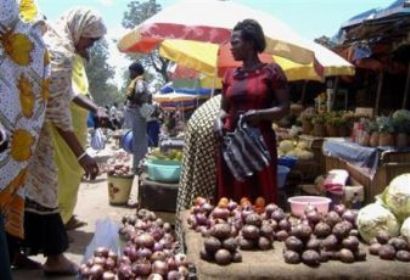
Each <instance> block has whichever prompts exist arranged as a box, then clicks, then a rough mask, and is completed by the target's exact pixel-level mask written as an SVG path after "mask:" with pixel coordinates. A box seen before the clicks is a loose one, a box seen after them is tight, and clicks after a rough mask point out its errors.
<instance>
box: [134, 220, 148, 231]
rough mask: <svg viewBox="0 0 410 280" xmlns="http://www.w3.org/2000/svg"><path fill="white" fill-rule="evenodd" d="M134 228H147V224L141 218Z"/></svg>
mask: <svg viewBox="0 0 410 280" xmlns="http://www.w3.org/2000/svg"><path fill="white" fill-rule="evenodd" d="M135 228H136V229H141V230H147V229H148V225H147V223H146V222H144V221H142V220H138V221H137V223H136V224H135Z"/></svg>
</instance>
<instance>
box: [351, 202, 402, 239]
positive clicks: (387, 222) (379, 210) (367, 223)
mask: <svg viewBox="0 0 410 280" xmlns="http://www.w3.org/2000/svg"><path fill="white" fill-rule="evenodd" d="M357 228H358V229H359V232H360V235H361V236H362V238H363V240H364V241H366V242H369V241H370V240H371V239H373V238H375V237H376V235H377V233H378V232H379V231H380V230H385V231H387V232H388V233H389V234H390V235H391V236H397V235H398V234H399V230H400V225H399V223H398V221H397V219H396V217H395V216H394V215H393V214H392V213H391V212H390V211H389V210H388V209H386V208H384V207H383V206H382V205H381V204H379V203H373V204H369V205H367V206H366V207H364V208H362V209H361V210H360V211H359V213H358V215H357Z"/></svg>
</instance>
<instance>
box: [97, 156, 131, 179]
mask: <svg viewBox="0 0 410 280" xmlns="http://www.w3.org/2000/svg"><path fill="white" fill-rule="evenodd" d="M130 164H131V157H130V155H129V154H128V153H126V152H116V153H114V155H113V156H112V157H111V158H109V159H108V160H107V162H106V163H102V164H101V166H100V167H101V168H100V170H101V173H105V172H107V173H108V175H111V176H115V175H117V176H118V175H122V176H123V175H130V174H132V172H131V168H130Z"/></svg>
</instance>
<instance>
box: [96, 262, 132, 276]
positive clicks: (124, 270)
mask: <svg viewBox="0 0 410 280" xmlns="http://www.w3.org/2000/svg"><path fill="white" fill-rule="evenodd" d="M131 277H132V270H131V266H130V265H126V264H123V265H121V266H120V268H119V269H118V278H119V279H131ZM95 279H98V278H95Z"/></svg>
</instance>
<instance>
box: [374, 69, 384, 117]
mask: <svg viewBox="0 0 410 280" xmlns="http://www.w3.org/2000/svg"><path fill="white" fill-rule="evenodd" d="M383 80H384V71H382V72H380V74H379V83H378V85H377V95H376V108H375V112H374V114H375V116H377V115H378V114H379V110H380V97H381V94H382V88H383Z"/></svg>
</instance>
